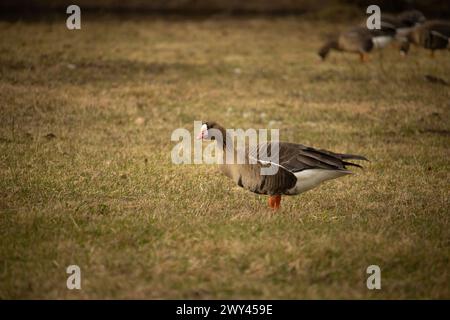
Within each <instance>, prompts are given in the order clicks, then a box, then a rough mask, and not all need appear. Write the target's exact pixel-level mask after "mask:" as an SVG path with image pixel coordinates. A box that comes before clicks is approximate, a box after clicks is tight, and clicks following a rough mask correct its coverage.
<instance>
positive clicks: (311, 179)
mask: <svg viewBox="0 0 450 320" xmlns="http://www.w3.org/2000/svg"><path fill="white" fill-rule="evenodd" d="M214 132H216V133H217V132H219V133H220V134H219V135H217V134H214ZM222 137H223V138H222ZM197 138H198V139H202V140H216V147H217V148H219V150H222V151H224V152H223V157H224V158H223V164H220V165H219V166H220V169H221V171H222V172H223V173H224V174H225V175H226V176H227V177H229V178H231V179H232V180H233V181H234V183H236V184H237V185H238V186H239V187H242V188H244V189H246V190H249V191H251V192H254V193H257V194H265V195H269V207H270V208H272V209H278V208H279V207H280V202H281V196H282V195H297V194H300V193H303V192H305V191H308V190H310V189H313V188H315V187H317V186H318V185H319V184H321V183H322V182H324V181H327V180H331V179H335V178H338V177H342V176H345V175H348V174H351V173H352V172H351V171H349V170H348V169H347V166H355V167H361V166H360V165H358V164H355V163H351V162H348V161H346V160H352V159H353V160H367V159H366V158H365V157H363V156H359V155H353V154H341V153H334V152H331V151H326V150H320V149H314V148H311V147H307V146H304V145H301V144H295V143H289V142H270V143H263V144H260V145H258V146H256V147H253V148H252V147H251V146H250V147H249V146H246V147H245V150H239V152H244V155H245V162H244V163H243V164H226V161H225V159H226V152H233V156H234V159H236V158H237V157H236V154H237V152H238V150H236V148H234V146H233V140H232V139H231V138H230V137H228V136H227V132H226V130H225V129H224V128H223V127H222V126H221V125H219V124H217V123H216V122H206V123H204V124H203V125H202V127H201V132H200V134H199V136H198V137H197ZM222 140H223V141H222ZM275 144H276V145H275ZM272 147H275V149H276V147H278V161H277V162H276V163H274V162H270V161H263V160H258V159H259V158H260V157H258V155H261V154H262V152H264V151H262V150H263V148H264V150H267V153H270V151H273V152H276V150H275V151H274V150H272V149H271V148H272ZM266 148H267V149H266ZM273 155H274V154H271V156H273ZM249 159H253V160H257V162H256V163H255V161H254V162H253V163H252V162H251V161H249ZM272 161H273V160H272ZM269 165H275V166H277V167H278V171H277V172H276V173H275V174H273V175H262V174H261V168H263V167H267V166H269Z"/></svg>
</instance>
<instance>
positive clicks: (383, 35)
mask: <svg viewBox="0 0 450 320" xmlns="http://www.w3.org/2000/svg"><path fill="white" fill-rule="evenodd" d="M394 36H395V29H388V28H385V29H381V30H369V29H367V27H361V26H358V27H354V28H352V29H350V30H347V31H344V32H341V33H340V34H338V35H337V36H335V37H333V38H331V39H330V40H328V41H327V42H326V43H325V44H324V45H323V46H322V47H321V48H320V50H319V52H318V54H319V56H320V58H321V59H322V60H325V59H326V58H327V56H328V54H329V53H330V51H331V50H336V51H345V52H352V53H357V54H359V58H360V61H361V62H366V61H367V60H368V54H369V53H370V52H371V51H372V50H373V49H374V48H383V47H385V46H386V45H387V44H388V43H389V42H390V41H391V40H392V38H393V37H394Z"/></svg>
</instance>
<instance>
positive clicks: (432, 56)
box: [430, 50, 434, 59]
mask: <svg viewBox="0 0 450 320" xmlns="http://www.w3.org/2000/svg"><path fill="white" fill-rule="evenodd" d="M430 57H431V58H432V59H434V50H431V53H430Z"/></svg>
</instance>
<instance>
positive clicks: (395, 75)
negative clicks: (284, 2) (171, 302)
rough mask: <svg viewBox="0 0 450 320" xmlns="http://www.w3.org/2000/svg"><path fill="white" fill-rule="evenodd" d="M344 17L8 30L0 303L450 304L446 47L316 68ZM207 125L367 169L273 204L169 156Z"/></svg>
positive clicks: (1, 30) (0, 174)
mask: <svg viewBox="0 0 450 320" xmlns="http://www.w3.org/2000/svg"><path fill="white" fill-rule="evenodd" d="M341 27H342V25H336V24H331V23H325V22H318V21H313V20H309V21H308V20H305V19H302V18H301V17H285V18H272V19H268V18H248V19H243V18H239V19H231V18H223V17H215V18H209V19H202V18H200V19H194V20H179V19H161V18H156V17H147V18H144V17H141V18H139V19H131V18H129V17H128V18H126V19H125V18H124V19H118V18H114V17H109V18H108V17H102V18H98V17H90V18H83V20H82V29H81V30H80V31H69V30H67V29H66V27H65V20H62V21H59V20H57V19H52V20H50V21H46V20H43V21H22V22H0V34H1V37H2V41H1V42H0V70H1V73H0V75H1V76H0V120H1V124H2V125H1V129H0V150H1V151H0V194H1V198H0V199H1V200H0V213H1V214H0V230H1V242H0V298H2V299H6V298H82V299H85V298H158V299H159V298H176V299H177V298H199V299H207V298H214V299H215V298H256V299H268V298H276V299H278V298H287V299H302V298H364V299H365V298H369V299H372V298H380V299H388V298H389V299H390V298H395V299H397V298H450V274H449V268H448V267H449V257H450V250H449V245H450V242H449V241H450V240H449V239H450V219H449V199H450V198H449V191H450V189H449V172H450V170H449V169H450V166H449V161H448V159H449V155H450V152H449V151H450V150H449V142H450V140H449V139H450V127H449V116H450V111H449V110H450V90H449V87H447V86H445V85H443V84H440V83H432V82H429V81H427V80H426V79H425V78H424V76H425V75H433V76H436V77H440V78H444V79H446V80H447V81H448V80H450V79H449V76H448V75H449V70H450V59H449V58H450V53H449V52H439V53H438V54H437V55H436V57H435V58H434V59H431V58H430V57H429V54H428V53H427V52H425V51H424V50H420V49H413V50H412V51H411V54H410V56H409V57H407V58H403V57H401V56H400V55H399V54H398V51H397V49H396V48H395V46H394V47H390V48H387V49H386V50H384V51H383V52H375V53H374V54H372V55H371V61H370V62H369V63H366V64H362V63H360V62H359V61H358V57H357V56H355V55H352V54H342V53H332V54H331V56H330V59H329V60H328V61H326V62H319V61H318V58H317V55H316V51H317V50H318V48H319V46H320V44H321V41H322V39H323V38H324V37H325V36H326V35H327V34H328V33H330V32H332V31H334V30H336V29H339V28H341ZM205 119H206V120H216V121H218V122H220V123H221V124H223V125H224V126H226V127H232V128H244V129H246V128H279V129H280V136H281V139H282V140H285V141H290V142H298V143H303V144H306V145H311V146H314V147H319V148H325V149H330V150H333V151H336V152H347V153H356V154H362V155H365V156H367V157H368V158H369V159H370V160H371V162H369V163H364V167H365V168H364V169H363V170H358V169H357V170H355V172H356V174H354V175H351V176H347V177H344V178H341V179H338V180H334V181H330V182H328V183H326V184H324V185H322V186H321V187H319V188H317V189H315V190H313V191H309V192H307V193H304V194H302V195H300V196H296V197H284V198H283V200H282V203H281V206H282V207H281V210H279V211H278V212H272V211H271V210H270V209H269V208H268V205H267V197H265V196H259V195H255V194H253V193H250V192H247V191H244V190H242V189H240V188H238V187H237V186H235V185H234V184H233V182H232V181H230V180H228V179H227V178H225V177H223V176H222V175H221V174H220V173H219V172H218V171H217V168H216V167H214V166H212V165H174V164H172V162H171V158H170V152H171V150H172V148H173V147H174V145H175V143H174V142H172V141H171V140H170V136H171V133H172V131H173V130H174V129H176V128H186V129H189V130H190V131H192V129H193V121H194V120H205ZM72 264H76V265H78V266H80V268H81V273H82V282H81V286H82V289H81V290H73V291H70V290H68V289H67V287H66V280H67V277H68V274H66V268H67V266H69V265H72ZM369 265H378V266H380V268H381V279H382V280H381V285H382V288H381V290H368V289H367V287H366V279H367V277H368V275H367V274H366V268H367V267H368V266H369Z"/></svg>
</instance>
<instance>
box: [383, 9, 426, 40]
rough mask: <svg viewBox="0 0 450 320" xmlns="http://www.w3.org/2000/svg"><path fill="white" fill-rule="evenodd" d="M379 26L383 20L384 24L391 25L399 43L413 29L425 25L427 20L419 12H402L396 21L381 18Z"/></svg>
mask: <svg viewBox="0 0 450 320" xmlns="http://www.w3.org/2000/svg"><path fill="white" fill-rule="evenodd" d="M381 19H382V20H381V24H382V25H383V20H385V24H393V25H394V26H395V29H396V39H397V40H399V41H404V40H406V38H405V37H406V35H407V34H408V33H409V32H410V31H411V30H412V29H413V28H415V27H417V26H419V25H421V24H423V23H425V21H426V20H427V19H426V18H425V16H424V14H423V13H422V12H420V11H419V10H408V11H403V12H401V13H400V14H398V15H397V16H396V19H394V20H392V18H389V17H386V19H385V18H384V17H382V18H381Z"/></svg>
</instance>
